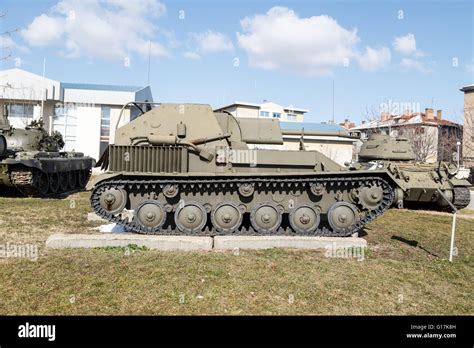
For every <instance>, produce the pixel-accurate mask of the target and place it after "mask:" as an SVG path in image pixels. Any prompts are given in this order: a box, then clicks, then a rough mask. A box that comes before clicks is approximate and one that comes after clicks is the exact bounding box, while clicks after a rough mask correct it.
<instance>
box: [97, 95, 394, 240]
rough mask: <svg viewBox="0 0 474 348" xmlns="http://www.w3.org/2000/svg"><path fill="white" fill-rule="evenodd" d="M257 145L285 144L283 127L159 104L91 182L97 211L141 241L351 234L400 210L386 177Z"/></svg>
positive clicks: (118, 142) (123, 136)
mask: <svg viewBox="0 0 474 348" xmlns="http://www.w3.org/2000/svg"><path fill="white" fill-rule="evenodd" d="M302 142H304V138H303V139H302ZM254 144H255V145H256V146H257V147H263V146H265V145H281V144H283V138H282V131H281V129H280V124H279V121H278V120H272V119H251V118H240V119H237V118H235V117H234V116H232V115H231V114H229V113H225V112H213V110H212V109H211V107H210V106H209V105H200V104H161V105H160V106H158V107H156V108H154V109H152V110H151V111H148V112H146V113H144V114H142V115H141V116H139V117H137V118H136V119H134V120H133V121H131V122H130V123H129V124H127V125H125V126H123V127H120V128H118V129H117V130H116V132H115V142H114V144H111V145H109V148H108V150H107V151H106V153H105V155H104V157H103V158H102V160H101V162H102V165H103V167H104V168H106V169H107V171H106V172H105V173H104V174H101V175H100V176H97V177H95V178H92V179H91V181H90V182H89V184H88V188H89V189H91V190H92V192H91V205H92V208H93V210H94V212H95V213H96V214H97V215H99V216H100V217H102V218H104V219H106V220H108V221H111V222H114V223H117V224H119V225H121V226H123V227H124V228H125V229H126V230H129V231H132V232H136V233H145V234H182V235H221V234H224V235H228V234H235V235H242V234H256V235H267V234H283V235H323V236H349V235H352V234H353V233H355V232H357V231H359V230H360V229H361V228H363V226H364V225H366V224H367V223H368V222H369V221H371V220H373V219H375V218H377V217H379V216H381V215H382V214H383V213H384V212H385V211H386V210H387V209H388V208H389V207H390V206H391V205H392V204H393V202H394V197H395V190H396V189H397V187H398V186H397V184H396V181H395V179H394V178H393V177H392V175H391V173H390V172H388V171H387V170H386V169H381V170H366V171H363V170H349V169H347V168H344V167H341V166H340V165H339V164H337V163H336V162H334V161H332V160H331V159H329V158H328V157H326V156H324V155H323V154H321V153H320V152H317V151H305V150H301V151H286V150H273V149H255V148H252V146H254ZM302 145H304V144H302ZM302 149H304V146H302Z"/></svg>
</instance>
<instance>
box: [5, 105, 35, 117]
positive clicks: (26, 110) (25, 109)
mask: <svg viewBox="0 0 474 348" xmlns="http://www.w3.org/2000/svg"><path fill="white" fill-rule="evenodd" d="M7 107H8V115H9V116H10V117H22V118H33V104H9V105H8V106H7Z"/></svg>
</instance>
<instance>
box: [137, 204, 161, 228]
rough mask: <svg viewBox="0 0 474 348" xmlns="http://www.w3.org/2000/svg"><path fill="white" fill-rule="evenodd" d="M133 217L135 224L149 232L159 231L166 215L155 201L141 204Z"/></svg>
mask: <svg viewBox="0 0 474 348" xmlns="http://www.w3.org/2000/svg"><path fill="white" fill-rule="evenodd" d="M134 217H135V220H136V222H137V223H138V224H139V225H141V226H142V227H145V228H147V229H151V230H157V229H159V228H160V227H161V226H162V225H163V223H164V222H165V220H166V213H165V210H164V209H163V206H162V205H161V204H160V203H159V202H157V201H150V200H148V201H145V202H142V203H141V204H140V205H139V206H138V207H137V209H135V213H134Z"/></svg>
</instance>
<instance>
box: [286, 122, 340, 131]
mask: <svg viewBox="0 0 474 348" xmlns="http://www.w3.org/2000/svg"><path fill="white" fill-rule="evenodd" d="M280 127H281V129H284V130H295V131H298V130H301V129H304V130H306V131H318V132H334V131H335V132H337V131H340V130H344V129H343V128H342V127H339V126H338V125H337V124H332V123H313V122H280Z"/></svg>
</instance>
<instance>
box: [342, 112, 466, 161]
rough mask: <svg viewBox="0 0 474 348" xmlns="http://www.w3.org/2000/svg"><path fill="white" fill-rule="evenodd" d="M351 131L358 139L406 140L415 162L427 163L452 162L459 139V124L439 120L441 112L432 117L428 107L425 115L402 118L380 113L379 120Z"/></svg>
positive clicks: (461, 131)
mask: <svg viewBox="0 0 474 348" xmlns="http://www.w3.org/2000/svg"><path fill="white" fill-rule="evenodd" d="M351 129H353V130H359V131H360V132H361V134H362V138H367V137H368V136H369V135H370V134H372V133H382V134H389V135H392V136H401V137H405V138H408V139H409V140H410V141H411V142H412V144H413V147H414V151H415V155H416V156H417V160H419V161H421V162H427V163H433V162H436V161H448V162H449V161H454V160H455V157H454V156H455V154H456V151H457V148H456V147H457V146H456V143H457V142H458V141H460V142H462V139H463V134H462V133H463V127H462V125H460V124H458V123H455V122H452V121H449V120H445V119H443V112H442V110H437V112H436V114H435V113H434V110H433V109H431V108H426V109H425V112H417V113H407V114H402V115H391V114H389V113H386V112H383V113H382V114H381V115H380V119H376V120H372V121H370V122H363V123H362V124H361V125H360V126H357V127H353V128H351Z"/></svg>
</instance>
